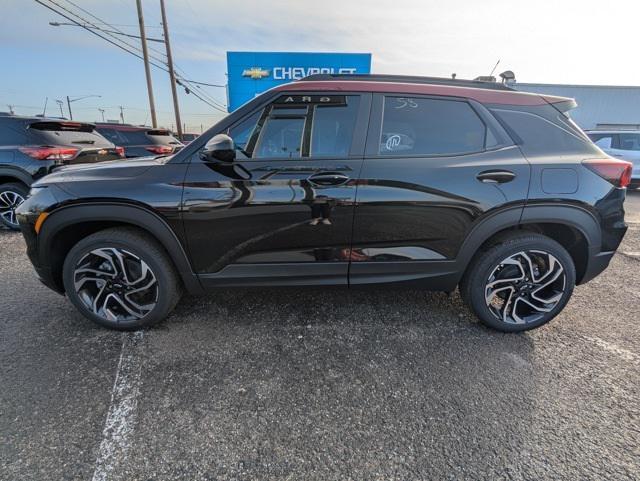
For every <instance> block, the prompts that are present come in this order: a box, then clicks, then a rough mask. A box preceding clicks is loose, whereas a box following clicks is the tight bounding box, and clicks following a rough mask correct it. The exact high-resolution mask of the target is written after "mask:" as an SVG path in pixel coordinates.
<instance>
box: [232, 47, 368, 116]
mask: <svg viewBox="0 0 640 481" xmlns="http://www.w3.org/2000/svg"><path fill="white" fill-rule="evenodd" d="M370 72H371V54H370V53H311V52H227V75H228V90H227V96H228V99H227V105H228V110H229V112H233V111H234V110H236V109H237V108H238V107H240V106H241V105H242V104H244V103H245V102H247V101H248V100H251V99H252V98H254V97H255V96H257V95H259V94H261V93H262V92H264V91H265V90H268V89H270V88H272V87H275V86H276V85H280V84H283V83H288V82H292V81H293V80H298V79H301V78H303V77H306V76H307V75H313V74H319V73H352V74H354V73H370Z"/></svg>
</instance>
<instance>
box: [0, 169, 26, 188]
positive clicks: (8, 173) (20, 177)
mask: <svg viewBox="0 0 640 481" xmlns="http://www.w3.org/2000/svg"><path fill="white" fill-rule="evenodd" d="M0 177H11V178H13V179H15V180H16V181H17V182H21V183H23V184H24V185H26V186H27V188H28V187H30V186H31V184H32V183H33V179H32V178H31V176H30V175H29V174H27V173H26V172H24V171H23V170H21V169H19V168H18V167H12V166H3V167H0Z"/></svg>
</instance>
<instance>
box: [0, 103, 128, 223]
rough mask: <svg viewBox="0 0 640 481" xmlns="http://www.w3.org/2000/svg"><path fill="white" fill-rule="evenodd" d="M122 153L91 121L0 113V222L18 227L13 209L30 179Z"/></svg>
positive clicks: (21, 197)
mask: <svg viewBox="0 0 640 481" xmlns="http://www.w3.org/2000/svg"><path fill="white" fill-rule="evenodd" d="M123 155H124V154H123V150H122V149H120V148H118V147H116V146H115V145H113V144H112V143H111V142H109V141H108V140H106V139H105V138H104V137H102V136H101V135H100V134H98V133H97V132H96V131H95V126H94V125H92V124H84V123H80V122H68V121H66V120H60V119H48V118H43V117H20V116H17V115H10V114H4V113H0V223H2V224H3V225H5V226H6V227H9V228H10V229H18V223H17V221H16V218H15V214H14V211H15V208H16V207H17V206H18V205H20V203H21V202H22V201H23V200H24V199H25V198H26V197H27V193H28V192H29V186H30V185H31V184H32V183H33V181H34V180H36V179H39V178H40V177H43V176H45V175H46V174H49V173H50V172H51V171H52V170H53V169H54V168H56V167H59V166H61V165H68V164H77V163H86V162H89V163H92V162H101V161H104V160H114V159H119V158H122V157H123Z"/></svg>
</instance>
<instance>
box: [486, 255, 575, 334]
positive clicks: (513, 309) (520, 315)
mask: <svg viewBox="0 0 640 481" xmlns="http://www.w3.org/2000/svg"><path fill="white" fill-rule="evenodd" d="M566 283H567V279H566V273H565V271H564V268H563V267H562V264H561V263H560V262H559V261H558V259H556V258H555V257H554V256H553V255H551V254H549V253H548V252H544V251H541V250H528V251H521V252H518V253H516V254H513V255H511V256H509V257H507V258H506V259H504V260H503V261H501V262H500V263H499V264H498V266H497V267H496V268H495V269H494V270H493V271H492V272H491V275H490V276H489V278H488V279H487V282H486V285H485V302H486V305H487V307H488V308H489V311H490V312H491V313H492V314H493V315H494V316H495V317H496V318H498V319H499V320H500V321H503V322H505V323H509V324H528V323H532V322H536V321H538V320H540V319H541V318H543V317H544V316H545V315H546V314H547V313H549V312H551V311H552V310H553V309H554V308H555V307H556V306H557V305H558V303H559V302H560V300H561V299H562V297H563V295H564V292H565V289H566Z"/></svg>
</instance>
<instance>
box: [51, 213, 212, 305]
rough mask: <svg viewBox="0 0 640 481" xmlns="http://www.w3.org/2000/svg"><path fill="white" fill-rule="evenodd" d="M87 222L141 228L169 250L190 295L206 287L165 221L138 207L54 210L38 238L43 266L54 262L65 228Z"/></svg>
mask: <svg viewBox="0 0 640 481" xmlns="http://www.w3.org/2000/svg"><path fill="white" fill-rule="evenodd" d="M87 222H113V223H118V224H125V225H130V226H133V227H138V228H140V229H143V230H145V231H146V232H148V233H149V234H150V235H151V236H152V237H153V238H155V239H156V240H157V241H158V242H159V243H160V244H161V245H162V246H163V247H164V248H165V250H166V251H167V253H168V254H169V257H170V258H171V259H172V261H173V263H174V265H175V266H176V269H177V271H178V273H179V275H180V277H181V278H182V281H183V283H184V286H185V288H186V289H187V290H188V291H189V292H190V293H199V292H201V291H202V286H201V285H200V281H199V280H198V278H197V276H196V275H195V274H194V272H193V269H192V268H191V263H190V261H189V258H188V256H187V254H186V251H185V249H184V247H183V245H182V243H181V242H180V240H179V239H178V237H177V236H176V234H175V232H174V231H173V230H172V229H171V228H170V227H169V225H168V224H167V223H166V221H165V220H164V219H162V218H161V217H160V216H159V215H158V214H156V213H154V212H153V211H151V210H149V209H147V208H144V207H141V206H136V205H128V204H120V203H111V202H96V203H91V204H87V203H83V204H82V205H69V206H63V207H60V208H58V209H56V210H54V211H53V212H52V213H51V214H50V215H49V216H48V217H47V220H46V222H44V224H43V226H42V229H41V231H40V234H39V235H38V253H39V258H40V260H41V262H42V264H44V265H47V264H49V262H46V261H47V259H50V255H51V251H52V248H53V243H54V242H55V238H56V236H57V235H58V234H59V233H60V232H62V230H63V229H66V228H68V227H71V226H73V225H79V224H82V223H87Z"/></svg>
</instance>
